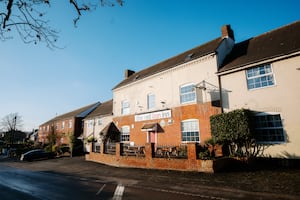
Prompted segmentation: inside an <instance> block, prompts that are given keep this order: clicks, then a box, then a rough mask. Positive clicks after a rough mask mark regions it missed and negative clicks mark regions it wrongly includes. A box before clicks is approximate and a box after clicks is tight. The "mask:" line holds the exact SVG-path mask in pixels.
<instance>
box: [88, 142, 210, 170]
mask: <svg viewBox="0 0 300 200" xmlns="http://www.w3.org/2000/svg"><path fill="white" fill-rule="evenodd" d="M103 150H104V149H103V145H102V146H101V149H100V153H95V152H92V151H90V153H89V154H87V155H86V160H88V161H93V162H98V163H102V164H106V165H111V166H115V167H129V168H145V169H160V170H178V171H197V172H208V173H213V172H214V170H213V161H212V160H199V159H197V155H196V144H195V143H189V144H187V159H177V158H154V157H153V152H154V144H150V143H149V144H146V145H145V156H144V157H137V156H121V152H120V143H117V144H116V155H110V154H105V153H103V152H104V151H103Z"/></svg>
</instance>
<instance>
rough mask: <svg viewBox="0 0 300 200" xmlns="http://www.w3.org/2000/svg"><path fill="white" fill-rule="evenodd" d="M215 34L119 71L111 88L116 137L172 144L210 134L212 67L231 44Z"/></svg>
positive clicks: (216, 100) (215, 107)
mask: <svg viewBox="0 0 300 200" xmlns="http://www.w3.org/2000/svg"><path fill="white" fill-rule="evenodd" d="M221 33H222V34H221V36H220V37H218V38H216V39H214V40H211V41H209V42H207V43H205V44H203V45H200V46H197V47H195V48H193V49H191V50H188V51H186V52H184V53H181V54H179V55H176V56H174V57H172V58H169V59H167V60H165V61H162V62H160V63H158V64H155V65H153V66H151V67H148V68H146V69H144V70H141V71H138V72H134V71H132V70H126V71H125V77H124V80H123V81H122V82H120V83H119V84H118V85H116V86H115V87H114V88H113V113H114V117H113V121H114V124H115V125H116V126H117V127H118V129H119V130H120V132H121V137H120V141H121V143H130V144H135V145H144V144H146V143H155V144H156V145H178V144H182V143H188V142H195V143H201V142H204V141H205V140H207V139H209V138H210V137H211V132H210V116H211V115H214V114H218V113H220V112H221V107H220V92H219V86H218V85H219V80H218V76H216V73H217V71H218V66H221V64H222V62H223V60H224V58H225V57H226V56H227V54H228V53H230V51H231V49H232V48H233V45H234V35H233V31H232V29H231V27H230V26H229V25H225V26H223V27H222V29H221Z"/></svg>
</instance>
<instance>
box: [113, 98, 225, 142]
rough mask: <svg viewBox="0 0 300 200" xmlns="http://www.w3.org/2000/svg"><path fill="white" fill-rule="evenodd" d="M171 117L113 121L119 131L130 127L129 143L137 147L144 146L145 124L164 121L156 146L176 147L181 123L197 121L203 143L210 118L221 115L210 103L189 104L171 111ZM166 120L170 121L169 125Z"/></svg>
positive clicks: (207, 135) (129, 118)
mask: <svg viewBox="0 0 300 200" xmlns="http://www.w3.org/2000/svg"><path fill="white" fill-rule="evenodd" d="M171 112H172V117H171V118H170V119H166V118H165V119H158V120H147V121H141V122H135V121H134V115H127V116H120V117H115V118H114V119H113V121H114V122H115V124H116V125H117V126H118V128H119V129H121V127H122V126H130V141H134V142H135V144H137V145H144V144H145V143H146V142H147V132H146V131H141V128H142V127H143V125H144V124H145V123H154V122H155V123H158V124H159V123H160V122H161V120H164V121H165V126H164V127H162V129H163V132H162V133H158V135H157V143H158V144H172V145H177V144H180V143H181V121H183V120H187V119H198V120H199V126H200V140H201V142H204V141H205V140H207V139H209V138H210V137H211V132H210V121H209V118H210V116H212V115H214V114H219V113H221V109H220V108H218V107H213V106H211V103H205V104H191V105H185V106H180V107H176V108H172V109H171ZM168 120H172V123H171V124H170V125H169V124H168Z"/></svg>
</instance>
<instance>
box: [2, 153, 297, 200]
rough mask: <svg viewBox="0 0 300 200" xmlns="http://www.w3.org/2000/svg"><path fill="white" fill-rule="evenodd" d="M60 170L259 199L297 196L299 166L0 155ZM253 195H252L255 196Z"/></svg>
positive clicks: (81, 175)
mask: <svg viewBox="0 0 300 200" xmlns="http://www.w3.org/2000/svg"><path fill="white" fill-rule="evenodd" d="M2 164H3V165H7V166H11V167H16V168H21V169H27V170H32V171H45V172H49V173H61V174H67V175H70V176H76V177H79V178H86V179H101V180H104V181H114V182H120V181H122V183H123V184H125V185H137V183H138V187H148V188H157V187H158V185H163V186H160V188H161V189H163V190H175V189H176V190H180V191H181V192H188V191H198V192H200V191H201V193H202V194H205V193H209V194H211V193H220V196H222V195H223V194H224V195H225V194H227V193H235V194H237V195H242V196H248V197H251V196H253V197H256V198H257V197H261V198H260V199H300V187H299V185H300V169H272V170H257V171H244V172H226V173H216V174H207V173H198V172H178V171H167V170H163V171H162V170H149V169H133V168H117V167H111V166H107V165H103V164H99V163H95V162H90V161H85V158H84V157H83V156H81V157H73V158H70V157H62V158H57V159H51V160H43V161H34V162H21V161H19V160H17V159H10V158H2V159H0V165H2ZM256 198H253V199H256Z"/></svg>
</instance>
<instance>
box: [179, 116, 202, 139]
mask: <svg viewBox="0 0 300 200" xmlns="http://www.w3.org/2000/svg"><path fill="white" fill-rule="evenodd" d="M185 138H186V139H185ZM200 141H201V139H200V123H199V120H198V119H188V120H183V121H181V142H182V143H189V142H196V143H200Z"/></svg>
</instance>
